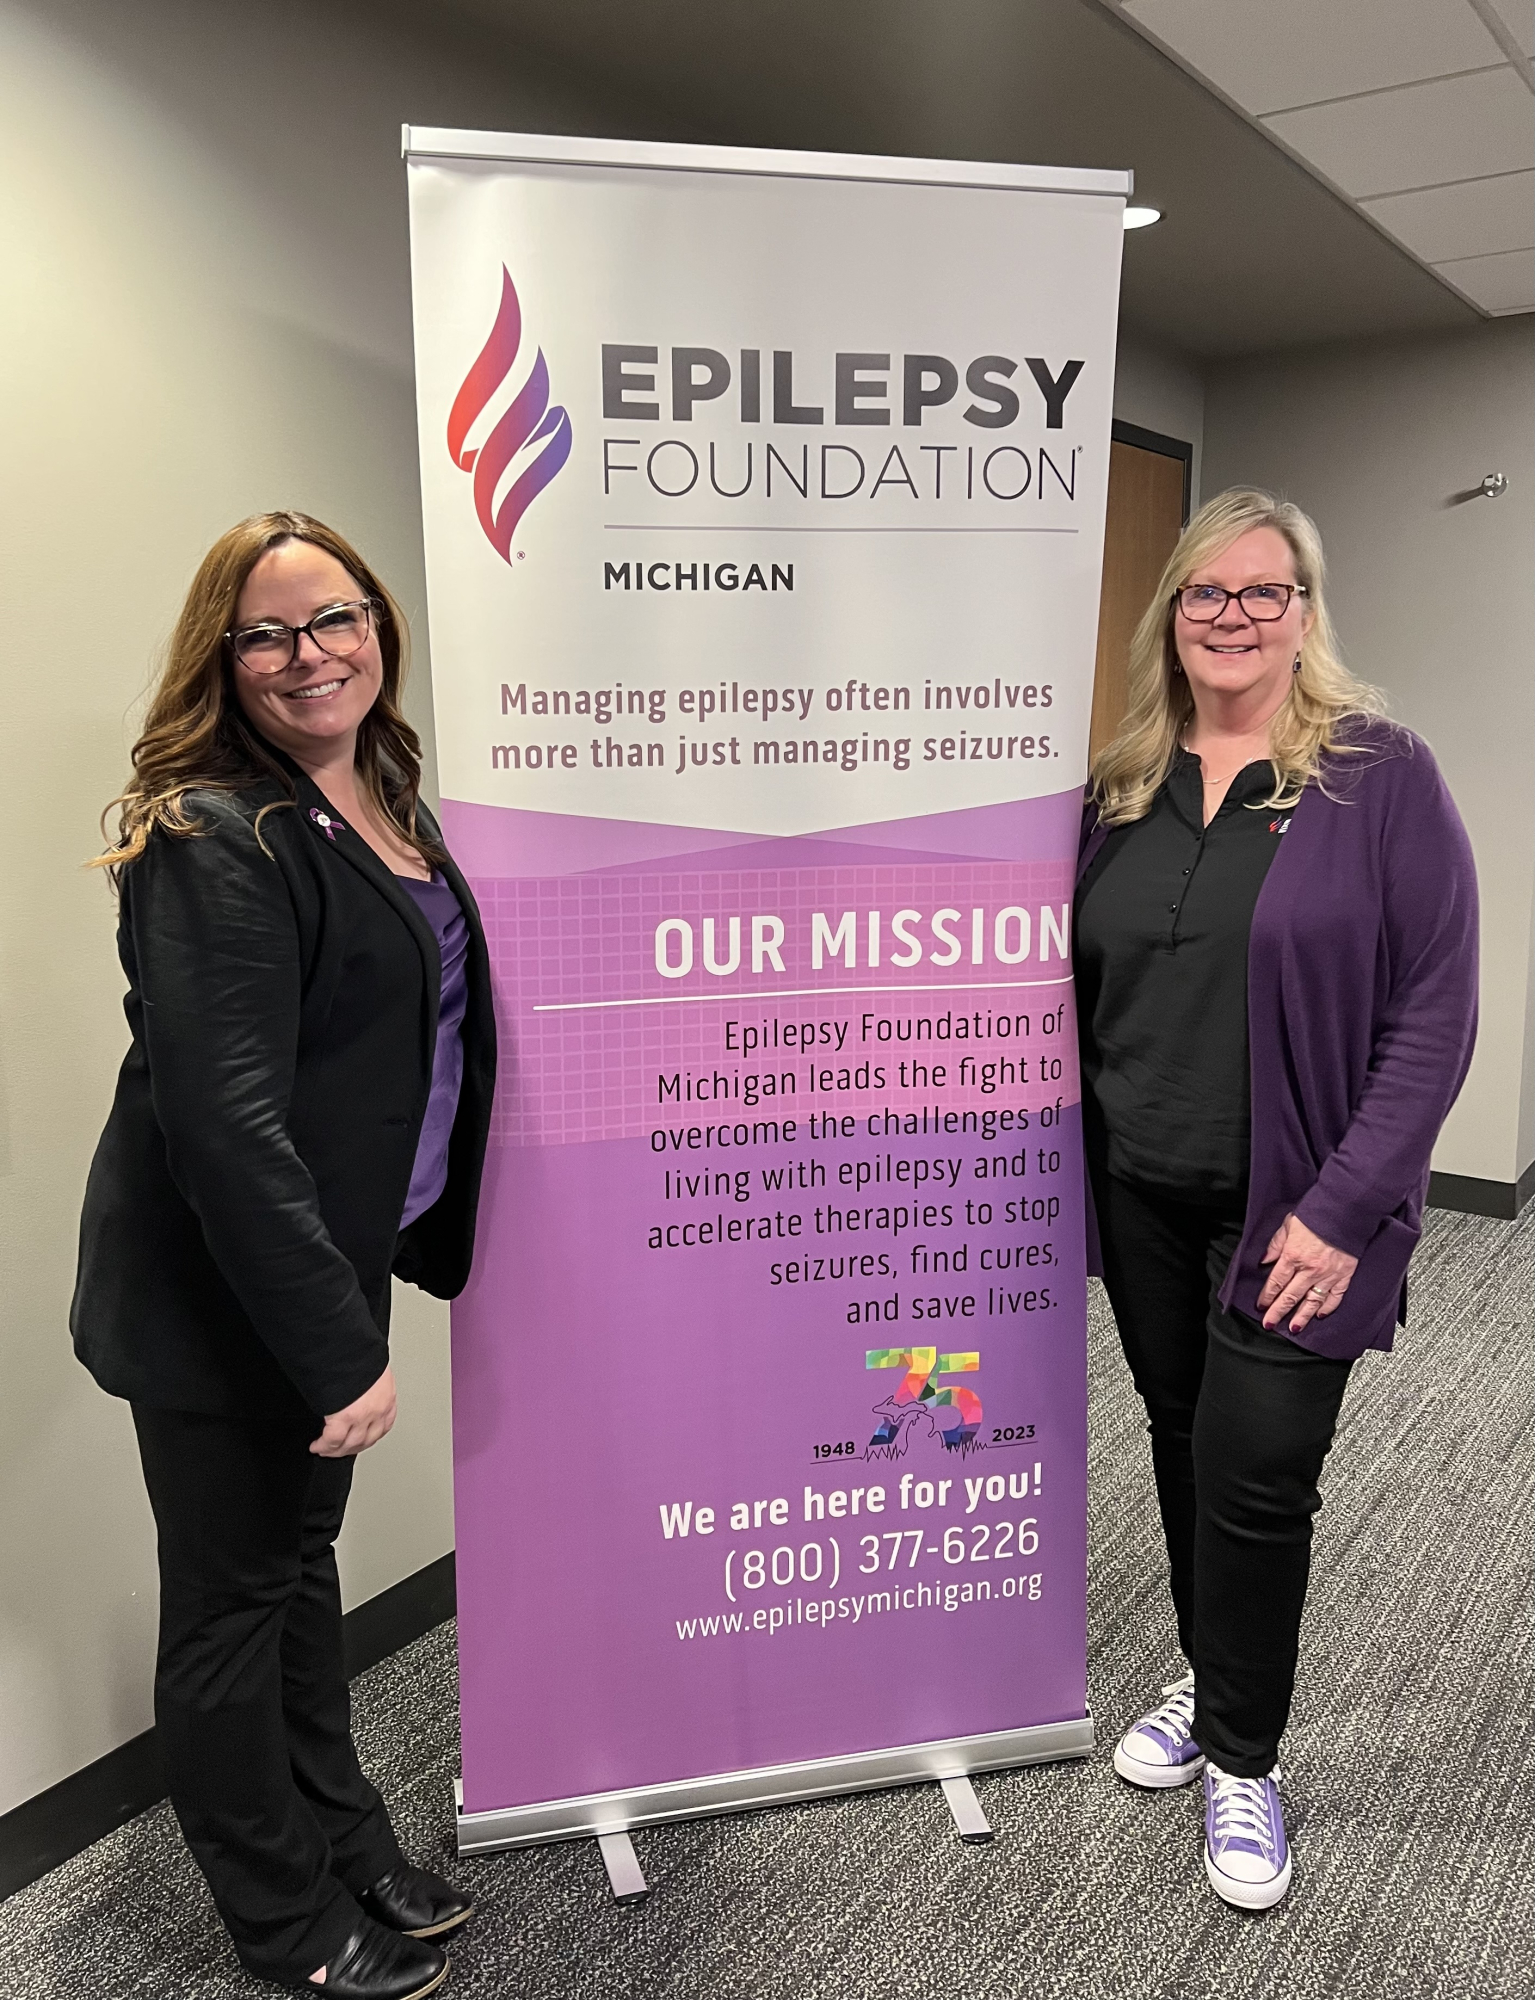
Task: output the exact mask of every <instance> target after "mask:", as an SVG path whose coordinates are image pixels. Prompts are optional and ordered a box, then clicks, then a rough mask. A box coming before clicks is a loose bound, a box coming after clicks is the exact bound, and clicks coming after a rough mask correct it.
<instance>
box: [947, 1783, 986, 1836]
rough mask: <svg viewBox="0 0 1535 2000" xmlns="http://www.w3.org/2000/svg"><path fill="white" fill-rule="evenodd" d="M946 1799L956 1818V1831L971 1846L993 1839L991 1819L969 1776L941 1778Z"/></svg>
mask: <svg viewBox="0 0 1535 2000" xmlns="http://www.w3.org/2000/svg"><path fill="white" fill-rule="evenodd" d="M938 1782H939V1784H940V1786H941V1787H942V1790H943V1796H944V1800H945V1802H946V1803H947V1805H948V1808H949V1811H950V1813H951V1814H952V1815H953V1819H954V1831H955V1832H956V1833H957V1834H958V1835H959V1837H960V1839H961V1840H962V1841H964V1842H965V1843H966V1845H967V1846H970V1847H979V1846H981V1845H982V1844H983V1843H984V1842H985V1841H988V1840H990V1839H991V1837H992V1836H991V1821H990V1820H989V1819H987V1817H986V1815H985V1813H984V1812H983V1811H982V1809H981V1802H980V1800H979V1799H978V1798H977V1797H976V1795H975V1787H974V1785H972V1784H971V1782H970V1780H969V1779H968V1778H940V1779H939V1781H938Z"/></svg>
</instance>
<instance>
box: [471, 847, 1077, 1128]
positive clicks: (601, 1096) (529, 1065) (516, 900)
mask: <svg viewBox="0 0 1535 2000" xmlns="http://www.w3.org/2000/svg"><path fill="white" fill-rule="evenodd" d="M1072 875H1073V869H1072V865H1071V863H1070V862H1069V861H1067V860H1065V859H1052V860H1049V861H1036V862H1020V861H970V860H955V861H952V862H949V861H944V862H921V863H918V862H912V863H901V862H897V863H885V862H875V863H857V864H850V865H845V866H834V867H800V868H796V867H793V866H781V867H777V868H752V869H740V870H708V871H703V870H697V869H686V868H680V869H679V868H670V869H657V870H656V871H654V872H649V873H644V874H591V875H582V876H560V877H552V878H538V879H518V878H513V877H506V876H492V877H481V878H480V879H478V880H476V881H475V882H474V884H473V887H474V892H475V895H476V896H477V897H478V899H479V903H480V909H481V913H482V916H483V918H484V923H485V934H486V941H487V944H488V947H489V952H490V962H491V971H492V976H493V978H494V980H495V984H496V994H497V1009H498V1017H499V1022H500V1058H501V1080H500V1085H499V1088H498V1091H497V1103H496V1111H495V1115H494V1119H493V1123H492V1131H491V1138H492V1143H494V1144H500V1145H512V1146H526V1145H559V1144H579V1143H580V1142H582V1141H586V1140H593V1139H608V1138H620V1137H626V1136H632V1135H634V1134H638V1133H642V1132H647V1131H649V1130H650V1129H652V1127H653V1126H655V1125H656V1124H657V1123H659V1122H664V1121H665V1114H666V1113H667V1111H668V1107H667V1106H665V1105H663V1104H661V1103H660V1102H659V1101H658V1087H657V1074H658V1072H660V1071H668V1072H678V1073H684V1074H685V1073H687V1072H689V1071H692V1070H700V1069H703V1070H707V1071H708V1072H709V1073H710V1074H711V1075H712V1073H713V1072H714V1071H715V1070H716V1069H718V1070H720V1071H721V1072H732V1073H734V1072H739V1074H740V1076H742V1077H744V1075H745V1074H746V1073H747V1072H749V1071H753V1070H755V1071H761V1070H764V1069H774V1070H781V1069H782V1068H783V1067H785V1066H788V1067H797V1068H800V1069H803V1067H804V1059H803V1058H800V1059H799V1060H798V1062H797V1063H796V1062H793V1061H790V1062H789V1063H788V1064H787V1065H786V1064H785V1063H784V1061H783V1060H782V1059H781V1055H780V1056H778V1057H775V1055H774V1053H773V1051H772V1050H771V1049H770V1048H769V1049H767V1050H765V1051H763V1052H762V1053H761V1054H760V1055H759V1056H758V1057H757V1058H756V1059H751V1058H745V1059H743V1058H742V1056H741V1055H740V1054H739V1053H737V1054H734V1055H732V1054H730V1053H729V1052H727V1051H726V1050H725V1049H724V1047H723V1041H722V1038H723V1033H724V1026H725V1023H726V1021H727V1020H737V1021H741V1022H762V1021H766V1020H771V1019H773V1018H776V1019H777V1020H778V1021H779V1022H784V1021H791V1020H792V1021H796V1022H803V1021H814V1020H824V1019H828V1018H831V1017H833V1016H837V1017H845V1016H846V1015H847V1013H848V1010H849V1008H850V1007H856V1008H857V1009H858V1011H859V1012H860V1013H861V1012H863V1011H869V1012H872V1013H875V1014H891V1013H896V1014H900V1013H907V1012H911V1011H912V1010H913V1009H914V1008H916V1007H918V1006H920V1007H922V1008H923V1009H925V1010H932V1009H938V1010H940V1011H941V1010H942V1009H943V1008H944V1007H945V1006H947V1005H949V1004H950V1000H949V999H946V993H947V991H948V989H951V988H952V989H954V991H953V993H952V996H951V998H952V1003H953V1004H954V1005H956V1006H958V1005H959V1004H961V1003H963V1005H964V1007H965V1008H966V1009H967V1010H969V1011H971V1012H974V1011H975V1010H976V1009H979V1010H981V1011H982V1012H983V1013H986V1012H988V1011H994V1012H1003V1011H1009V1012H1013V1013H1017V1012H1027V1013H1029V1014H1030V1016H1031V1030H1032V1032H1031V1035H1030V1036H1029V1037H1028V1039H1027V1042H1024V1041H1019V1040H1018V1039H1017V1038H1016V1037H1012V1038H1009V1039H1008V1041H1007V1044H1006V1046H1005V1047H1004V1046H1003V1045H1002V1044H1001V1043H1000V1042H998V1043H996V1044H995V1045H993V1044H991V1043H986V1044H985V1045H984V1052H985V1053H986V1054H987V1055H988V1056H993V1055H1007V1054H1013V1055H1022V1054H1023V1053H1025V1050H1026V1048H1032V1047H1033V1046H1034V1045H1035V1044H1037V1043H1038V1042H1039V1041H1040V1039H1041V1037H1040V1033H1039V1028H1038V1016H1039V1014H1040V1012H1041V1011H1042V1010H1043V1009H1044V1008H1047V1007H1051V1006H1056V1005H1059V1004H1060V999H1061V996H1064V995H1067V994H1068V993H1069V988H1067V987H1065V986H1061V985H1044V986H1041V985H1034V986H1032V987H1030V986H1020V985H1017V984H1014V983H1013V982H1020V981H1058V980H1061V979H1062V978H1063V977H1064V976H1065V974H1066V973H1067V972H1068V971H1069V964H1068V963H1067V962H1065V961H1063V959H1062V958H1061V956H1060V953H1059V950H1058V949H1057V948H1056V946H1055V941H1054V938H1053V936H1052V937H1051V938H1050V939H1049V940H1046V938H1045V937H1044V935H1043V926H1042V925H1041V922H1040V914H1039V913H1040V911H1041V909H1042V908H1043V907H1049V908H1050V910H1051V912H1052V915H1053V916H1054V918H1055V919H1056V921H1057V923H1058V924H1059V925H1060V927H1061V928H1062V929H1065V928H1066V924H1065V912H1064V910H1063V905H1065V904H1066V903H1067V902H1068V901H1069V899H1070V896H1071V890H1072ZM1008 908H1013V909H1021V910H1024V911H1026V912H1027V913H1028V916H1029V920H1030V948H1029V956H1028V958H1027V960H1026V961H1025V962H1022V963H1018V964H1007V963H1003V962H999V961H998V959H997V958H996V956H995V953H994V949H993V942H994V922H995V917H996V913H997V912H998V911H1000V910H1003V909H1008ZM945 909H947V910H949V911H953V912H957V913H958V916H959V921H958V922H957V923H954V924H953V925H952V928H953V930H954V931H955V933H956V934H957V935H958V936H959V937H960V938H961V940H962V942H963V947H964V948H963V949H962V951H961V953H960V956H959V959H958V961H957V962H956V963H955V964H953V965H951V966H940V965H935V964H934V963H933V962H932V957H931V954H932V952H933V951H934V950H936V949H938V943H937V940H936V939H935V938H934V935H933V933H932V931H931V928H930V919H931V917H932V915H933V913H934V912H935V911H939V910H945ZM977 909H979V910H982V911H983V912H984V913H985V918H984V923H983V937H984V950H983V961H982V962H981V963H980V964H976V963H974V962H972V950H971V937H972V933H971V912H972V911H974V910H977ZM850 910H851V911H855V912H856V913H857V924H856V930H857V944H856V952H855V964H854V965H853V967H851V968H849V967H848V966H847V965H846V963H845V960H844V959H843V958H842V957H840V956H838V957H833V956H831V955H830V954H829V953H825V954H823V964H822V966H821V967H820V968H819V969H816V968H815V967H814V966H813V963H812V956H811V948H810V936H811V919H812V917H813V916H814V915H815V913H817V912H821V913H822V914H823V915H825V916H826V917H827V918H828V919H829V921H830V923H831V924H832V925H833V926H835V925H836V924H837V923H838V921H839V920H840V918H841V916H842V914H843V913H844V912H846V911H850ZM870 910H877V911H879V912H880V918H881V951H880V962H879V965H878V966H877V967H871V966H870V965H869V964H868V962H867V960H868V945H867V937H868V933H867V913H868V912H869V911H870ZM900 910H914V911H916V912H918V913H919V916H920V924H919V925H917V926H914V928H915V929H916V930H917V934H918V935H919V936H920V937H921V939H922V944H923V956H922V958H921V960H920V961H919V963H917V964H916V965H914V966H912V967H910V968H896V967H892V966H891V964H890V953H891V951H892V949H893V948H894V946H895V940H894V939H893V938H892V936H891V933H890V919H891V917H892V916H893V915H894V913H895V912H897V911H900ZM754 914H756V915H761V914H771V915H773V916H776V917H777V918H779V919H780V920H781V921H782V923H783V926H784V943H783V947H782V952H783V960H784V967H785V970H784V972H783V973H782V974H779V973H777V972H776V971H774V970H773V969H772V968H771V966H770V965H766V964H765V965H764V969H763V970H762V971H760V972H756V973H754V972H753V971H752V969H751V949H750V937H751V918H752V916H753V915H754ZM732 916H737V917H739V918H740V919H741V964H740V966H739V968H738V969H737V970H735V971H733V972H730V973H727V974H723V975H712V974H705V973H704V972H703V971H702V967H701V946H700V947H698V958H699V961H700V962H698V963H695V968H694V972H693V973H692V974H691V975H690V976H689V978H688V979H687V981H686V982H684V981H682V980H675V979H667V978H665V977H663V976H662V975H661V974H660V973H659V972H658V971H657V969H656V962H655V934H656V927H657V925H658V924H659V923H661V922H662V921H664V920H665V919H667V918H680V919H682V920H684V921H685V922H687V923H689V924H690V925H691V926H692V929H693V932H694V935H695V939H700V938H701V934H702V926H703V922H704V919H705V918H713V919H714V920H715V922H716V926H717V930H716V955H717V959H718V958H723V957H726V956H727V951H728V947H727V939H728V937H729V922H728V920H729V918H731V917H732ZM1009 938H1010V942H1011V948H1012V949H1014V950H1016V949H1017V945H1018V927H1017V924H1016V920H1015V921H1014V923H1013V927H1012V929H1011V931H1010V932H1009ZM1046 952H1048V956H1046V955H1044V954H1045V953H1046ZM993 982H1008V983H1007V984H1001V983H996V984H993ZM812 985H813V986H814V987H816V988H817V989H818V990H817V992H816V993H814V994H801V993H796V992H794V989H798V988H802V987H807V986H812ZM868 986H878V987H885V988H897V989H899V988H911V989H912V992H911V998H910V1000H907V999H906V998H905V997H904V996H903V993H902V992H901V991H899V990H896V991H884V992H878V993H862V994H861V993H858V992H857V991H856V989H857V988H859V987H868ZM924 988H926V989H936V990H927V991H923V990H921V989H924ZM775 989H777V990H775ZM821 989H824V990H821ZM841 989H851V990H848V991H847V992H846V993H845V994H844V992H843V991H842V990H841ZM781 994H783V995H786V996H790V997H780V995H781ZM695 995H697V996H698V997H694V996H695ZM705 995H707V997H703V996H705ZM721 996H724V999H725V1001H726V1002H727V1003H728V1001H729V1000H730V999H731V998H738V999H739V1003H740V1004H739V1005H738V1006H736V1007H734V1008H732V1007H730V1006H729V1005H728V1004H722V1000H721ZM636 1000H638V1001H655V1002H659V1003H661V1004H656V1005H641V1006H635V1005H615V1004H614V1003H615V1002H621V1001H622V1002H632V1001H636ZM594 1003H596V1004H594ZM540 1009H546V1010H549V1009H552V1010H558V1011H538V1010H540ZM856 1032H857V1029H856V1016H855V1026H854V1028H853V1030H851V1031H850V1034H849V1041H848V1048H847V1049H846V1050H844V1052H843V1054H842V1055H841V1056H840V1057H839V1058H838V1060H839V1061H852V1062H855V1063H856V1061H858V1060H860V1059H862V1058H867V1057H871V1056H872V1057H873V1058H874V1059H876V1060H877V1059H879V1057H880V1054H881V1051H879V1050H876V1049H874V1048H872V1047H868V1048H863V1049H861V1050H860V1051H859V1052H858V1053H857V1054H856V1055H855V1054H853V1053H852V1044H853V1036H854V1035H855V1034H856ZM981 1046H982V1045H980V1044H978V1045H977V1047H978V1051H979V1050H980V1048H981ZM1051 1047H1052V1049H1055V1050H1058V1051H1059V1053H1060V1054H1062V1055H1063V1056H1065V1057H1068V1058H1069V1059H1068V1061H1067V1064H1066V1068H1065V1069H1064V1071H1063V1072H1062V1079H1061V1080H1060V1081H1058V1082H1056V1083H1054V1084H1053V1085H1052V1087H1051V1089H1050V1091H1049V1092H1048V1093H1047V1092H1045V1091H1044V1089H1043V1088H1042V1087H1041V1088H1040V1089H1038V1090H1030V1089H1025V1090H1022V1091H1020V1090H1018V1089H1014V1088H1008V1087H1006V1086H1003V1088H1002V1089H1000V1090H982V1088H981V1087H980V1085H979V1083H978V1082H977V1083H975V1084H973V1085H972V1086H970V1087H969V1088H967V1089H964V1090H961V1089H957V1088H954V1087H952V1086H951V1087H950V1088H949V1090H948V1092H947V1094H946V1097H945V1102H946V1103H948V1104H954V1105H958V1104H962V1103H964V1104H969V1103H974V1104H977V1105H997V1104H1003V1103H1019V1102H1027V1101H1031V1100H1032V1098H1033V1097H1036V1096H1037V1097H1039V1098H1041V1099H1043V1098H1045V1097H1046V1096H1047V1095H1048V1096H1049V1097H1054V1096H1055V1095H1058V1094H1060V1092H1061V1089H1062V1088H1063V1086H1064V1088H1065V1091H1066V1095H1067V1097H1068V1100H1069V1099H1071V1098H1073V1097H1074V1096H1075V1094H1076V1069H1075V1046H1074V1040H1073V1038H1071V1037H1069V1036H1068V1037H1061V1036H1055V1037H1052V1038H1051ZM891 1053H892V1051H891V1050H890V1049H889V1048H888V1047H887V1048H886V1049H885V1050H884V1051H883V1054H884V1055H886V1056H889V1055H890V1054H891ZM902 1053H910V1051H908V1050H904V1049H903V1051H902ZM796 1054H797V1052H796ZM825 1055H826V1052H825V1051H824V1050H823V1051H821V1053H820V1056H819V1058H818V1059H819V1060H825ZM887 1069H890V1065H889V1064H888V1063H887ZM892 1073H893V1072H892ZM1031 1075H1032V1072H1031ZM738 1082H739V1078H738ZM747 1088H749V1086H748V1087H747ZM923 1097H924V1092H923V1091H922V1090H920V1089H918V1090H916V1091H914V1092H913V1091H902V1090H899V1089H896V1088H893V1087H886V1088H883V1089H880V1090H877V1091H874V1092H863V1093H858V1092H854V1093H851V1094H848V1095H846V1096H845V1098H839V1099H838V1101H837V1102H836V1104H835V1106H834V1105H833V1104H832V1102H831V1101H830V1100H823V1101H819V1102H815V1103H814V1108H817V1109H822V1110H831V1109H833V1108H835V1109H837V1110H839V1111H841V1110H848V1111H853V1110H857V1109H858V1108H860V1104H861V1103H862V1102H864V1101H866V1100H867V1101H870V1102H876V1101H877V1102H878V1103H881V1104H884V1103H892V1104H894V1103H900V1102H906V1101H910V1102H917V1101H921V1100H922V1099H923ZM751 1108H752V1107H750V1106H748V1105H747V1104H745V1103H744V1101H743V1098H742V1097H741V1096H734V1097H731V1096H728V1095H727V1096H725V1097H722V1098H721V1099H720V1101H719V1102H717V1103H712V1104H705V1105H703V1106H701V1107H700V1106H693V1107H692V1108H691V1109H686V1107H684V1109H685V1111H686V1116H685V1122H687V1121H691V1120H693V1119H698V1118H701V1117H708V1116H719V1115H725V1114H727V1113H733V1114H735V1115H746V1113H747V1111H748V1110H750V1109H751ZM771 1109H772V1107H771V1106H769V1109H768V1111H767V1112H764V1111H763V1110H762V1108H761V1107H760V1106H759V1107H757V1115H758V1116H764V1115H771ZM778 1109H779V1110H780V1112H781V1113H789V1114H791V1115H792V1112H793V1111H797V1112H799V1113H800V1114H801V1115H803V1113H804V1112H805V1110H806V1109H807V1105H806V1103H805V1102H804V1101H801V1102H799V1103H797V1104H796V1105H795V1106H793V1107H792V1108H791V1107H790V1106H789V1105H787V1104H783V1103H780V1104H779V1106H778ZM669 1112H670V1116H671V1118H672V1119H673V1120H675V1118H676V1116H677V1115H678V1112H679V1107H678V1106H677V1105H676V1104H673V1105H671V1106H670V1107H669Z"/></svg>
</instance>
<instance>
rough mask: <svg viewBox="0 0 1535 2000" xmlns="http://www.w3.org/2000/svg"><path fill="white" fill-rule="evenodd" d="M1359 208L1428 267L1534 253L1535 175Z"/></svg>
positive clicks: (1393, 197) (1388, 198) (1426, 191)
mask: <svg viewBox="0 0 1535 2000" xmlns="http://www.w3.org/2000/svg"><path fill="white" fill-rule="evenodd" d="M1360 206H1361V207H1362V208H1363V209H1364V211H1365V213H1366V214H1367V215H1372V216H1374V218H1375V220H1376V221H1377V222H1379V223H1380V224H1381V225H1382V227H1383V228H1386V229H1389V230H1390V231H1391V234H1392V235H1393V236H1394V237H1395V238H1396V240H1397V241H1398V243H1403V244H1405V245H1406V246H1407V248H1408V249H1409V250H1411V251H1412V253H1413V255H1414V256H1416V257H1421V258H1422V259H1423V261H1424V262H1425V263H1426V264H1442V263H1444V262H1446V260H1447V259H1449V258H1451V257H1485V256H1490V255H1493V254H1495V253H1497V252H1498V251H1502V250H1529V249H1535V172H1527V173H1522V174H1499V175H1498V176H1497V178H1496V179H1494V180H1486V181H1461V182H1459V183H1457V184H1456V185H1455V186H1453V187H1437V188H1423V189H1422V190H1420V191H1419V192H1418V193H1417V194H1387V195H1382V196H1380V197H1379V199H1378V200H1375V201H1366V202H1361V203H1360Z"/></svg>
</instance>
